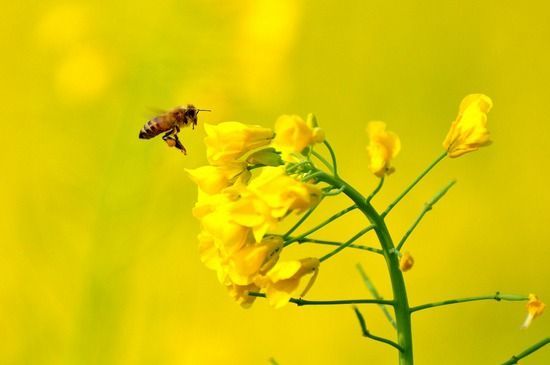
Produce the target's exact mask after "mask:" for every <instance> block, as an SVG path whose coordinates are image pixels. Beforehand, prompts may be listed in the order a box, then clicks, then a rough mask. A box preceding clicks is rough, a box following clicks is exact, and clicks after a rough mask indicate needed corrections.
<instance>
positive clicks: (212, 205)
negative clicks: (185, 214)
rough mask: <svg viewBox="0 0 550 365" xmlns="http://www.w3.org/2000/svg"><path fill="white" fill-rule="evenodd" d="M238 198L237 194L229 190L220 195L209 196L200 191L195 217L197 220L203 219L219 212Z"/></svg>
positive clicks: (194, 208) (194, 211)
mask: <svg viewBox="0 0 550 365" xmlns="http://www.w3.org/2000/svg"><path fill="white" fill-rule="evenodd" d="M238 197H239V196H238V193H237V192H235V191H232V190H229V189H226V190H225V191H224V192H223V193H220V194H207V193H205V192H204V191H202V190H200V189H199V194H198V198H197V202H196V203H195V206H194V207H193V216H194V217H195V218H197V219H202V218H203V217H204V216H206V215H207V214H210V213H212V212H213V211H215V210H217V209H218V208H219V207H220V206H226V205H227V204H228V203H230V202H232V201H235V200H236V199H237V198H238Z"/></svg>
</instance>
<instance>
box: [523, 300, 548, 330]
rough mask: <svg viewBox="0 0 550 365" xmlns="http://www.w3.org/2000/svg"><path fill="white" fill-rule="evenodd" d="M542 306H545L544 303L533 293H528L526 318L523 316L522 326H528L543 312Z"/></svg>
mask: <svg viewBox="0 0 550 365" xmlns="http://www.w3.org/2000/svg"><path fill="white" fill-rule="evenodd" d="M544 307H546V305H545V304H544V303H543V302H542V301H541V300H540V299H539V298H538V297H537V296H536V295H535V294H529V300H528V301H527V318H525V322H523V325H522V327H523V328H527V327H529V325H531V322H532V321H533V319H535V318H537V317H538V316H540V315H541V314H542V313H543V312H544Z"/></svg>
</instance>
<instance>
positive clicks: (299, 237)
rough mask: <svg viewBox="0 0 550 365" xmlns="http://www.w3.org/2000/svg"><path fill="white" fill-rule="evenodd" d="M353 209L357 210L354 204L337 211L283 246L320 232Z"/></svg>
mask: <svg viewBox="0 0 550 365" xmlns="http://www.w3.org/2000/svg"><path fill="white" fill-rule="evenodd" d="M354 209H357V205H355V204H353V205H350V206H349V207H347V208H346V209H343V210H341V211H339V212H338V213H336V214H334V215H332V216H330V217H329V218H328V219H327V220H325V221H323V222H321V223H320V224H318V225H316V226H315V227H313V228H312V229H310V230H308V231H306V232H304V233H302V234H301V235H299V236H296V237H293V238H289V239H288V240H286V241H285V243H284V246H285V247H286V246H288V245H290V244H291V243H293V242H296V241H300V240H301V239H303V238H305V237H307V236H309V235H310V234H312V233H314V232H317V231H318V230H320V229H321V228H323V227H324V226H326V225H327V224H329V223H330V222H332V221H334V220H336V219H338V218H340V217H342V216H343V215H345V214H347V213H349V212H351V211H352V210H354Z"/></svg>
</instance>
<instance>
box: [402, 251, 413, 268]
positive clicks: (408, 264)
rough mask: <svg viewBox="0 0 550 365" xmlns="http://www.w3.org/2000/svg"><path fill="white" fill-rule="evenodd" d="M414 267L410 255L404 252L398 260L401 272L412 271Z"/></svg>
mask: <svg viewBox="0 0 550 365" xmlns="http://www.w3.org/2000/svg"><path fill="white" fill-rule="evenodd" d="M413 265H414V258H413V257H412V256H411V254H410V253H408V252H405V253H404V254H403V256H401V259H400V260H399V267H400V268H401V271H403V272H405V271H409V270H410V269H412V267H413Z"/></svg>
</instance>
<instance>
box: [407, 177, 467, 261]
mask: <svg viewBox="0 0 550 365" xmlns="http://www.w3.org/2000/svg"><path fill="white" fill-rule="evenodd" d="M454 184H456V180H453V181H451V182H450V183H449V184H447V185H446V186H445V187H444V188H443V189H441V190H440V191H439V192H438V193H437V194H435V196H434V197H433V198H431V199H430V200H428V201H427V202H426V203H425V204H424V209H422V212H421V213H420V215H419V216H418V217H417V218H416V220H415V221H414V223H413V224H412V226H411V227H410V228H409V229H408V230H407V232H405V235H404V236H403V238H401V241H399V244H398V245H397V251H401V248H402V247H403V245H404V244H405V242H406V241H407V238H409V236H410V235H411V233H412V232H413V231H414V229H415V228H416V226H418V223H420V221H421V220H422V218H424V216H425V215H426V213H428V212H429V211H430V210H432V208H433V206H434V205H435V203H437V202H438V201H439V199H441V198H443V196H444V195H445V194H446V193H447V192H448V191H449V189H450V188H452V187H453V185H454Z"/></svg>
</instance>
